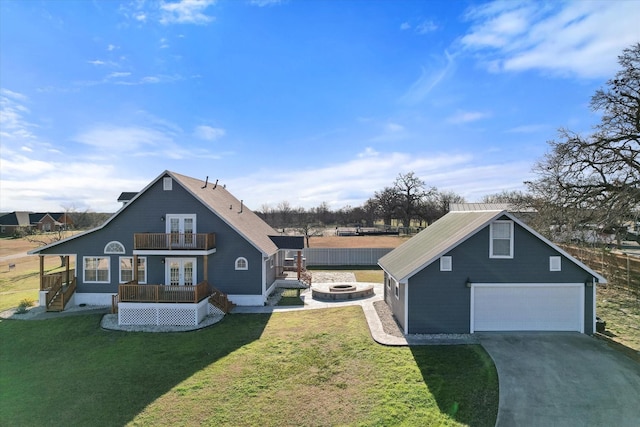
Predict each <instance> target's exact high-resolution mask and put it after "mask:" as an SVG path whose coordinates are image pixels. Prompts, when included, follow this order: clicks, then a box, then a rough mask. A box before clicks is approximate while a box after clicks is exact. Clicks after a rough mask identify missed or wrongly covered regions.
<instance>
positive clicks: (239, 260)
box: [234, 256, 249, 270]
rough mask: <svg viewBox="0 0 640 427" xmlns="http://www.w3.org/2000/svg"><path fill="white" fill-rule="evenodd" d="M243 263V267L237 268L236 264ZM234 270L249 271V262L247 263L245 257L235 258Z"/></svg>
mask: <svg viewBox="0 0 640 427" xmlns="http://www.w3.org/2000/svg"><path fill="white" fill-rule="evenodd" d="M242 261H244V267H239V266H238V264H239V263H240V262H242ZM234 265H235V267H236V270H248V269H249V261H247V259H246V258H245V257H242V256H241V257H238V258H236V262H235V263H234Z"/></svg>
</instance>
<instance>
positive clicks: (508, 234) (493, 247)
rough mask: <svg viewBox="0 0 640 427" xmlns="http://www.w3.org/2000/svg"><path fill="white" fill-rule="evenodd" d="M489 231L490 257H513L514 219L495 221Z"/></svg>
mask: <svg viewBox="0 0 640 427" xmlns="http://www.w3.org/2000/svg"><path fill="white" fill-rule="evenodd" d="M489 233H490V235H491V238H490V239H489V258H513V221H495V222H493V223H491V225H490V226H489Z"/></svg>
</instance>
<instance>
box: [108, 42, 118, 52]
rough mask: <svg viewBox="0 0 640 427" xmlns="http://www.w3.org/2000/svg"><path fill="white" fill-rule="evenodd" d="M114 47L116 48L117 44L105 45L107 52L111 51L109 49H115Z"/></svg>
mask: <svg viewBox="0 0 640 427" xmlns="http://www.w3.org/2000/svg"><path fill="white" fill-rule="evenodd" d="M116 49H118V46H116V45H113V44H109V45H108V46H107V50H108V51H109V52H111V51H113V50H116Z"/></svg>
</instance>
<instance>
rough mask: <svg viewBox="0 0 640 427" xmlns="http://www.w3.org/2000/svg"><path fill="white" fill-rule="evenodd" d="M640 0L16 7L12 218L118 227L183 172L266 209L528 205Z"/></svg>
mask: <svg viewBox="0 0 640 427" xmlns="http://www.w3.org/2000/svg"><path fill="white" fill-rule="evenodd" d="M639 21H640V1H634V0H619V1H573V2H557V1H553V2H538V1H535V2H516V1H497V2H478V1H474V2H467V1H402V0H400V1H391V0H387V1H364V0H358V1H348V0H328V1H320V0H283V1H270V0H247V1H244V0H235V1H232V0H219V1H213V0H182V1H149V0H146V1H145V0H137V1H132V2H127V1H125V2H117V1H98V0H95V1H84V0H83V1H72V0H64V1H62V0H58V1H48V0H46V1H35V0H26V1H12V0H2V1H0V108H1V110H0V125H1V127H0V132H1V133H0V210H1V211H5V212H6V211H13V210H36V211H42V210H54V211H59V210H63V209H70V208H71V209H76V210H81V211H84V210H87V209H89V210H91V211H96V212H113V211H115V210H117V209H118V208H119V204H118V203H117V201H116V199H117V197H118V195H119V194H120V192H122V191H138V190H140V189H142V188H143V187H144V186H145V185H146V184H148V183H149V182H150V181H151V180H152V179H154V178H156V177H157V176H158V175H159V174H160V173H161V172H162V171H164V170H166V169H168V170H172V171H175V172H178V173H182V174H185V175H189V176H193V177H197V178H201V179H205V177H206V176H209V179H210V180H211V181H214V180H216V179H219V180H220V183H221V184H225V185H226V186H227V188H228V189H229V190H230V191H231V192H232V193H234V195H236V197H238V198H240V199H244V201H245V203H246V205H247V206H249V207H250V208H252V209H254V210H260V209H262V208H263V207H264V206H266V205H269V206H271V207H275V206H276V205H277V204H278V203H279V202H281V201H285V200H286V201H288V202H289V203H290V204H291V206H293V207H299V206H300V207H304V208H311V207H315V206H318V205H320V204H321V203H322V202H326V203H328V204H329V206H330V207H331V208H332V209H339V208H342V207H344V206H347V205H351V206H359V205H361V204H362V203H363V202H364V201H366V199H368V198H369V197H371V196H373V193H374V192H375V191H377V190H381V189H382V188H384V187H385V186H389V185H391V184H392V183H393V181H394V179H395V177H396V176H397V175H398V174H399V173H406V172H410V171H413V172H415V173H416V174H417V175H418V176H419V177H421V178H422V179H423V180H424V181H425V182H426V183H427V185H428V186H436V187H437V188H438V189H440V190H450V191H454V192H456V193H458V194H460V195H462V196H464V197H465V198H466V199H467V201H478V200H479V199H480V198H481V197H482V196H483V195H486V194H492V193H497V192H500V191H502V190H514V189H523V188H524V187H523V181H525V180H527V179H530V178H531V177H532V175H531V168H532V166H533V164H534V163H535V161H536V160H538V159H540V158H541V156H543V155H544V153H545V152H546V150H547V143H546V141H548V140H551V139H553V138H555V137H556V132H557V129H558V128H560V127H567V128H569V129H572V130H574V131H579V132H589V130H590V129H591V127H592V126H593V125H595V124H596V123H597V122H598V116H597V114H596V113H594V112H592V111H590V109H589V100H590V98H591V96H592V95H593V93H594V91H595V90H596V89H598V88H600V87H602V86H603V85H604V84H605V82H606V81H607V80H608V79H609V78H611V77H613V75H614V74H615V72H616V71H617V70H618V64H617V56H618V55H619V54H620V53H621V52H622V49H624V48H626V47H629V46H631V45H632V44H633V43H636V42H638V41H640V26H638V22H639Z"/></svg>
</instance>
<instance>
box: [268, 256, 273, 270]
mask: <svg viewBox="0 0 640 427" xmlns="http://www.w3.org/2000/svg"><path fill="white" fill-rule="evenodd" d="M273 265H274V264H273V257H271V258H269V267H271V268H273Z"/></svg>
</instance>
